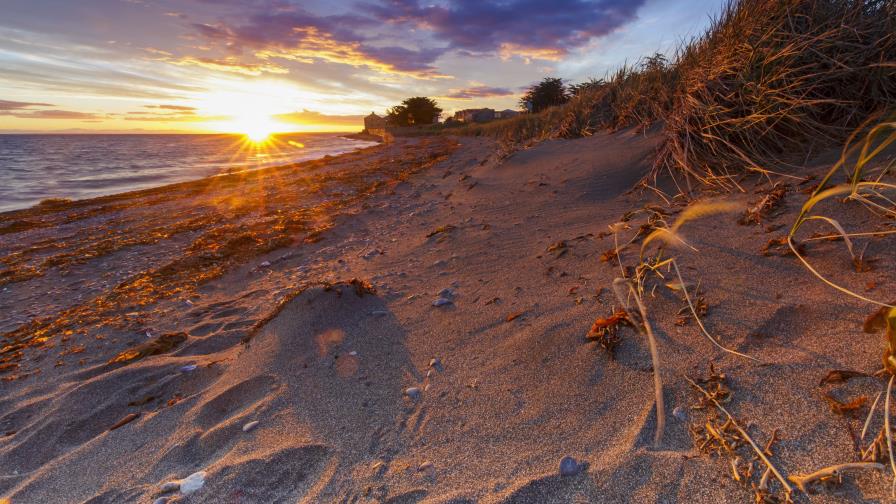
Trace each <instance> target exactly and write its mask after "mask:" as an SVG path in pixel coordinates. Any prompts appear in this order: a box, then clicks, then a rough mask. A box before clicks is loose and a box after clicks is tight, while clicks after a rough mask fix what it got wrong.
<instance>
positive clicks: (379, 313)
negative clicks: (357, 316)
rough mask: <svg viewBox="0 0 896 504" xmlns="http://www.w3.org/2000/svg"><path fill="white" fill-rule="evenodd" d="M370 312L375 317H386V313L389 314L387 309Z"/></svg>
mask: <svg viewBox="0 0 896 504" xmlns="http://www.w3.org/2000/svg"><path fill="white" fill-rule="evenodd" d="M370 314H371V315H373V316H375V317H385V316H386V315H388V314H389V312H387V311H386V310H374V311H372V312H370Z"/></svg>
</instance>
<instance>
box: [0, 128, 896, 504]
mask: <svg viewBox="0 0 896 504" xmlns="http://www.w3.org/2000/svg"><path fill="white" fill-rule="evenodd" d="M657 141H658V139H657V137H656V136H653V135H646V136H645V135H640V134H636V133H633V132H621V133H617V134H612V135H610V134H602V135H598V136H595V137H591V138H586V139H579V140H572V141H551V142H546V143H543V144H541V145H539V146H537V147H535V148H533V149H530V150H528V151H523V152H518V153H516V154H514V155H512V156H511V157H510V158H508V159H505V160H497V159H496V158H495V157H494V156H493V155H492V154H491V152H492V149H491V145H490V144H488V142H486V141H483V140H478V139H462V140H461V142H462V145H461V148H459V149H458V150H457V151H455V152H454V153H453V154H452V155H451V157H450V158H448V159H446V160H442V161H439V162H438V163H437V164H435V165H434V166H432V167H431V168H429V169H428V170H426V171H425V172H423V173H420V174H417V175H414V176H413V177H410V178H408V179H406V180H404V181H398V182H395V183H393V184H392V185H391V186H390V187H389V189H388V190H387V191H380V192H378V193H375V194H374V195H372V196H370V197H369V198H368V199H365V200H364V201H363V203H359V204H358V205H357V206H353V207H350V208H349V209H348V210H346V211H345V212H344V213H343V214H341V215H340V216H337V217H335V218H334V225H333V227H331V228H329V229H328V230H327V231H326V233H325V234H324V235H323V238H324V239H323V240H322V241H320V242H317V243H303V244H300V245H294V246H291V247H285V248H279V249H276V250H274V251H272V252H270V253H267V254H263V255H261V256H258V257H255V258H252V259H251V261H249V262H248V263H246V264H244V265H242V266H240V267H238V268H236V269H234V270H232V271H230V272H228V273H227V274H225V275H224V276H221V277H219V278H215V279H213V280H211V281H210V282H208V283H206V284H204V285H203V286H202V287H201V288H200V290H199V291H198V294H197V295H196V296H194V297H193V298H191V303H192V304H191V305H186V304H184V303H182V302H178V303H179V304H177V305H172V306H173V308H171V309H169V310H160V311H158V312H154V315H152V317H155V318H151V319H150V320H149V321H148V322H146V324H147V325H153V326H154V328H158V329H157V332H163V331H162V330H163V329H164V331H176V330H180V331H184V332H185V333H186V334H187V335H188V339H187V340H186V342H185V343H184V344H182V345H181V346H179V347H178V348H177V349H176V350H174V351H173V352H171V353H167V354H162V355H155V356H150V357H147V358H145V359H142V360H139V361H137V362H134V363H131V364H128V365H113V366H110V365H107V364H105V363H104V362H105V360H108V359H109V358H111V357H112V356H114V355H115V352H116V351H118V350H120V348H124V347H125V341H122V342H121V344H120V345H119V347H109V348H107V349H106V350H105V352H106V353H105V354H103V355H96V356H94V357H95V358H96V360H95V361H94V364H87V365H85V366H83V367H82V368H80V369H72V365H71V364H69V365H68V366H67V367H66V368H65V370H63V371H58V370H57V371H56V372H55V374H53V372H52V371H51V370H48V371H46V374H44V375H43V376H41V375H37V376H31V377H29V378H26V379H23V380H17V381H13V382H6V383H4V384H3V385H2V387H3V389H2V391H3V396H2V399H0V431H6V432H12V434H9V435H7V436H6V437H3V438H0V467H2V474H0V495H2V496H5V497H8V498H10V499H11V501H12V502H13V503H18V502H23V503H24V502H92V503H101V502H103V503H112V502H153V500H154V499H156V498H157V497H159V496H162V495H163V494H162V493H161V492H160V487H161V485H162V484H163V483H164V482H166V481H170V480H174V479H180V478H184V477H186V476H188V475H190V474H191V473H194V472H196V471H205V472H206V477H205V481H206V482H205V485H204V486H203V487H202V488H201V489H200V490H198V491H196V492H195V493H192V494H190V495H187V496H184V495H179V494H166V495H171V496H172V498H173V499H177V501H178V502H190V503H192V502H196V503H199V502H346V503H355V502H390V503H418V502H419V503H424V502H425V503H443V504H447V503H455V504H460V503H467V502H481V503H542V502H748V501H750V499H751V498H752V495H751V493H750V492H749V490H748V489H746V488H744V487H742V486H741V485H739V484H737V483H735V482H733V481H732V480H731V478H730V476H729V468H728V467H727V462H726V461H725V460H724V459H720V458H713V457H709V456H706V455H699V454H698V453H697V452H696V451H695V450H694V448H693V443H692V441H691V437H690V435H689V433H688V430H687V424H688V421H689V420H684V421H683V420H681V419H679V418H675V417H672V416H670V417H669V419H668V425H667V431H666V436H665V438H664V441H663V443H662V445H661V446H660V447H659V448H654V447H653V446H652V438H653V433H654V430H655V428H656V418H655V412H654V407H653V381H652V369H651V366H650V357H649V354H648V351H647V348H646V345H645V342H644V341H642V340H641V338H640V337H639V336H638V335H637V334H636V333H635V332H634V331H632V330H631V329H624V330H623V340H622V342H621V344H620V346H619V348H618V349H617V351H616V358H615V360H611V359H610V358H608V356H607V355H606V354H605V352H603V351H602V350H601V348H600V347H599V346H598V345H597V344H596V343H594V342H589V341H587V340H586V339H585V337H584V336H585V334H586V333H587V331H588V328H589V327H590V325H591V323H592V321H593V320H594V319H595V318H596V317H597V316H604V315H607V314H609V313H610V311H611V308H612V307H613V306H614V305H615V300H614V298H613V295H612V293H611V292H610V290H609V286H610V284H611V282H612V279H613V278H614V277H615V276H617V275H618V268H617V267H616V265H615V264H613V263H609V264H608V263H602V262H601V261H600V259H599V257H600V255H601V253H603V252H604V251H606V250H607V249H609V248H611V247H612V246H613V240H612V237H601V235H600V233H601V232H602V231H606V230H607V226H608V225H609V224H612V223H615V222H618V221H619V219H620V217H621V216H622V215H623V214H624V213H626V212H627V211H629V210H632V209H635V208H639V207H641V206H643V205H644V204H645V203H649V202H651V203H652V202H655V199H654V198H653V197H652V196H651V195H650V194H649V193H647V194H640V193H633V194H627V193H626V192H627V191H628V189H630V188H631V187H632V185H633V184H634V183H635V182H637V181H638V180H639V178H640V177H641V176H642V175H643V174H644V173H646V171H647V169H648V167H649V163H650V159H651V156H652V154H653V151H654V149H655V147H656V145H657ZM824 167H825V165H824V160H823V159H822V160H819V162H818V164H817V166H815V167H813V168H812V169H813V170H816V171H820V170H823V169H824ZM746 187H748V188H750V189H751V190H752V188H753V182H752V181H751V182H750V183H748V184H746ZM803 197H804V196H803V195H801V194H799V193H793V194H791V195H790V196H789V197H788V198H787V200H786V202H785V206H784V208H783V210H782V212H781V214H780V215H777V216H774V217H770V218H769V222H768V223H767V224H771V223H778V222H779V223H787V222H790V219H792V217H793V213H794V212H795V210H796V209H797V208H798V203H799V202H800V201H802V198H803ZM725 198H726V199H728V200H732V201H738V202H741V203H743V205H744V207H746V205H747V204H748V203H749V202H751V201H754V200H755V199H756V196H755V194H752V193H751V192H748V193H746V194H736V195H726V196H725ZM736 217H737V216H735V215H726V216H723V217H720V218H718V219H704V220H701V221H698V222H694V223H692V224H691V225H689V226H688V227H686V228H685V229H684V232H685V234H686V236H687V237H688V238H689V239H690V240H691V241H692V243H693V245H694V246H695V247H697V248H698V249H699V253H695V252H692V251H681V252H679V254H680V255H679V260H680V262H681V265H682V267H683V274H684V275H685V276H686V277H687V280H688V281H690V282H694V283H697V282H700V285H701V289H702V291H703V292H704V293H705V297H706V300H707V302H708V304H709V305H710V310H709V313H708V314H707V317H706V325H707V328H708V329H709V330H710V332H712V333H713V334H714V335H717V336H718V337H719V338H720V339H721V340H722V341H723V342H724V343H725V344H726V345H729V346H732V347H735V348H737V349H739V350H741V351H744V352H749V353H750V354H751V355H753V356H755V357H757V358H759V359H761V360H762V361H763V362H764V364H763V365H756V364H754V363H751V362H748V361H744V360H741V359H737V358H735V357H732V356H730V355H726V354H722V353H720V352H719V351H717V350H715V349H714V348H713V347H712V346H711V345H710V344H709V343H708V342H707V341H706V340H705V339H704V337H703V336H702V335H701V334H700V332H699V331H698V329H697V328H696V326H695V325H694V324H693V323H690V324H688V325H684V326H677V325H675V323H674V321H675V319H676V312H678V310H679V309H680V308H681V307H682V306H683V302H682V301H681V299H680V298H679V296H678V295H677V294H675V293H674V292H672V291H670V290H668V289H665V288H658V289H657V290H656V291H654V293H653V295H652V296H651V297H650V298H649V299H648V306H649V309H650V312H651V319H652V321H653V323H654V325H655V327H656V329H657V333H658V338H659V340H660V348H661V360H662V363H663V374H664V377H665V380H666V382H667V388H666V396H665V397H666V403H667V407H668V410H669V411H670V412H671V411H672V409H673V408H675V407H682V408H683V409H684V410H685V411H686V412H687V414H688V415H689V418H690V419H693V418H698V416H697V415H699V414H701V413H700V412H692V411H690V410H689V409H688V407H689V406H690V405H691V404H693V403H694V401H695V395H694V393H693V392H692V391H691V390H689V388H688V387H687V385H686V384H685V382H684V380H683V378H682V375H683V374H691V375H697V374H705V372H706V370H707V365H708V363H709V362H710V361H713V362H715V363H717V364H718V365H719V366H720V367H721V368H722V369H724V371H725V372H726V373H727V374H728V375H729V378H730V381H731V388H732V390H733V391H734V400H733V401H732V403H731V405H730V406H731V409H732V411H734V412H735V414H736V415H737V416H738V417H739V418H742V419H743V421H744V423H745V424H748V425H750V429H751V432H752V434H753V435H755V436H756V437H757V438H758V439H762V440H767V439H768V437H769V436H770V435H771V432H772V430H774V429H780V437H781V439H782V440H781V441H780V442H779V443H778V445H777V448H776V460H777V461H779V462H780V464H781V466H782V467H783V468H786V469H787V470H788V471H794V472H798V471H802V472H805V471H810V470H814V469H816V468H818V467H820V466H823V465H827V464H831V463H836V462H845V461H849V460H853V459H854V458H855V453H854V449H853V444H852V441H851V439H850V436H849V431H848V430H847V426H849V427H850V428H852V429H853V430H858V429H861V419H852V420H850V419H846V418H843V417H841V416H838V415H835V414H834V413H832V412H831V411H830V409H829V408H828V406H827V405H826V404H825V402H824V401H823V400H822V399H821V398H820V391H819V387H818V381H819V379H820V378H821V377H822V376H824V374H825V373H827V371H828V370H830V369H856V370H862V371H868V372H873V371H875V370H876V369H877V367H879V364H878V363H879V362H880V361H879V358H880V353H881V350H882V343H881V340H880V337H879V336H877V335H874V336H872V335H865V334H862V333H861V323H862V320H863V319H864V316H865V315H866V314H867V313H868V312H869V311H870V308H869V307H868V306H866V305H863V304H862V303H859V302H853V301H851V300H848V299H845V298H843V297H842V296H838V295H835V294H834V293H833V292H832V291H831V290H830V289H829V288H827V287H825V286H824V285H822V284H821V283H820V282H818V281H817V280H815V279H813V278H811V277H810V276H809V275H808V273H807V272H806V271H805V270H804V269H803V268H802V267H800V266H799V265H798V264H797V263H796V261H795V260H794V259H793V258H791V257H765V256H763V255H762V254H761V253H760V252H759V249H760V248H761V246H762V245H763V244H764V243H765V242H766V241H767V240H768V239H769V238H770V237H774V236H778V234H780V232H778V233H767V232H765V231H764V229H763V227H759V226H753V227H743V226H738V225H737V224H735V221H736ZM856 218H857V219H859V217H856ZM638 224H639V223H638V222H636V221H632V223H631V226H632V228H637V225H638ZM628 232H631V231H628ZM427 235H430V236H427ZM561 240H562V241H564V242H565V244H566V246H565V248H563V249H554V250H551V251H549V248H550V246H551V245H552V244H555V243H556V242H558V241H561ZM893 245H894V243H893V240H892V239H884V240H878V241H875V242H874V243H873V244H872V245H871V246H870V247H869V248H868V250H867V251H866V255H867V256H868V257H873V258H875V259H877V261H878V262H877V263H876V264H875V269H874V270H873V271H872V272H868V273H863V274H858V275H857V274H855V273H850V270H849V264H848V263H849V258H848V256H846V255H845V253H844V252H843V250H842V244H839V243H833V242H818V244H813V245H812V256H813V257H814V258H816V259H818V260H820V261H821V263H820V264H821V267H823V268H825V269H826V271H829V272H830V273H831V274H833V275H835V276H836V275H842V277H843V279H844V281H851V282H853V283H857V284H858V285H865V283H867V281H870V279H872V278H873V279H874V281H875V282H876V283H877V284H878V285H881V286H885V285H893V283H892V282H893V280H896V279H894V278H892V277H893V267H892V266H893V264H892V263H893V260H894V257H893V255H892V253H890V252H888V250H892V248H890V249H888V248H887V247H892V246H893ZM164 246H165V244H164V243H163V244H160V245H155V247H159V248H160V249H161V247H164ZM636 255H637V251H635V250H632V251H629V252H627V253H626V254H624V255H623V260H625V261H627V262H628V263H629V264H631V263H632V261H633V260H634V257H635V256H636ZM265 261H267V262H269V263H270V265H267V266H260V265H261V264H262V263H263V262H265ZM863 275H864V276H863ZM353 278H359V279H364V280H368V281H369V282H370V283H371V284H372V286H373V287H374V288H375V290H376V292H375V293H363V295H359V294H358V293H357V289H356V287H355V286H353V285H351V284H349V283H347V282H348V281H349V280H351V279H353ZM9 288H12V289H15V288H22V287H21V285H19V284H10V286H9ZM883 288H884V287H880V288H879V289H881V291H879V292H876V295H877V296H878V297H880V296H883V297H887V294H886V292H883V291H882V290H883ZM445 289H450V293H445V292H444V290H445ZM440 293H444V294H443V297H445V298H448V299H450V300H451V303H450V304H446V305H444V306H439V307H436V306H433V301H434V300H435V299H437V298H439V297H440ZM890 297H892V296H890ZM172 303H173V301H172ZM4 310H5V311H4V313H5V314H9V315H12V312H13V307H9V306H6V307H4ZM116 330H117V329H115V328H105V329H104V331H107V332H108V333H109V334H115V331H116ZM118 331H120V330H118ZM121 339H122V340H126V339H127V338H125V337H122V338H121ZM241 341H247V343H241ZM57 350H58V349H57ZM432 359H436V361H435V362H432ZM192 364H195V365H197V367H196V368H195V369H192V370H185V369H183V366H188V365H192ZM187 369H190V368H187ZM832 387H833V389H834V392H837V393H841V394H846V395H855V394H859V393H864V394H869V395H871V397H873V396H874V395H875V394H876V393H877V392H878V391H880V390H881V382H880V380H878V379H876V378H859V379H855V380H851V381H850V382H848V383H846V384H841V385H836V386H832ZM409 388H414V389H415V390H410V391H409V390H408V389H409ZM829 388H831V387H829ZM172 400H173V402H172ZM138 412H139V413H140V416H139V417H137V418H136V419H135V420H133V421H132V422H130V423H128V424H126V425H124V426H122V427H120V428H118V429H115V430H113V431H109V430H108V428H109V427H110V426H111V425H113V424H114V423H115V422H116V421H118V420H119V419H121V418H122V417H124V416H125V415H126V414H128V413H138ZM863 418H864V417H862V419H863ZM251 421H258V422H259V423H258V424H257V426H255V427H254V428H253V429H251V430H249V431H248V432H244V431H243V426H245V425H246V424H247V423H248V422H251ZM875 422H876V423H875V427H876V428H878V429H879V426H878V425H877V423H879V422H877V421H875ZM856 426H858V428H857V427H856ZM567 455H569V456H573V457H575V458H576V459H578V460H580V461H582V462H584V463H585V464H587V468H586V469H585V470H583V471H581V472H579V473H578V474H576V475H573V476H561V475H560V474H559V471H558V464H559V461H560V459H561V458H562V457H564V456H567ZM887 487H888V483H887V481H886V478H885V476H884V475H881V474H877V473H866V474H863V475H861V476H859V477H858V478H852V477H850V478H849V479H848V480H847V481H846V482H845V483H844V485H842V486H840V487H837V488H833V489H830V490H827V491H823V492H821V494H820V495H818V496H817V497H815V498H814V499H813V501H815V502H839V501H844V500H848V501H860V500H864V499H867V500H870V501H880V500H881V499H884V497H885V495H886V494H887V492H888V489H887ZM801 498H804V497H801ZM172 501H173V500H172Z"/></svg>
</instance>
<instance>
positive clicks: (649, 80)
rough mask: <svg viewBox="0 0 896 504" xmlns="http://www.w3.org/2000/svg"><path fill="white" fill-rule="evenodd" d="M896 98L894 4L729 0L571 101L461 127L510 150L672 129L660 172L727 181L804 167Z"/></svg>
mask: <svg viewBox="0 0 896 504" xmlns="http://www.w3.org/2000/svg"><path fill="white" fill-rule="evenodd" d="M894 103H896V2H894V1H893V0H871V1H858V0H847V1H843V0H840V1H838V0H732V1H731V2H730V3H728V4H727V6H726V7H725V8H724V9H723V11H722V13H721V15H720V16H719V17H718V18H716V19H715V20H713V22H712V23H711V25H710V27H709V29H708V30H707V31H706V32H705V33H704V34H703V35H702V36H700V37H697V38H695V39H693V40H691V41H688V42H686V43H684V44H682V46H681V47H680V48H679V50H678V51H677V53H676V54H675V56H674V57H673V58H671V60H670V61H667V60H666V59H665V58H664V57H662V55H654V56H651V57H646V58H644V59H642V60H641V61H639V62H637V63H635V64H633V65H624V66H623V67H622V68H620V69H619V70H617V71H616V72H615V73H613V74H611V75H608V76H606V77H605V78H604V79H602V80H598V81H593V82H592V83H589V84H588V85H587V86H585V89H583V90H581V91H580V92H579V93H578V94H577V95H576V96H574V97H573V98H572V99H571V100H570V101H569V102H568V103H566V104H565V105H562V106H559V107H554V108H551V109H548V110H546V111H544V112H542V113H539V114H530V115H523V116H520V117H517V118H515V119H512V120H507V121H496V122H493V123H489V124H484V125H471V126H467V127H463V128H457V129H454V130H452V131H451V133H455V134H466V135H486V136H491V137H494V138H497V139H499V140H501V141H502V143H503V145H504V147H505V149H508V150H511V149H514V148H519V147H525V146H527V145H529V144H531V143H534V142H537V141H540V140H543V139H546V138H552V137H579V136H588V135H591V134H594V133H595V132H597V131H600V130H604V129H610V130H615V129H620V128H625V127H632V126H636V127H641V128H644V127H646V126H648V125H650V124H652V123H655V122H659V123H662V124H663V125H664V136H665V138H664V141H663V145H662V147H661V149H660V151H659V153H658V157H657V161H656V168H655V170H654V173H653V174H652V176H653V177H656V176H658V175H659V174H660V173H662V172H668V173H670V174H672V175H674V176H676V177H679V178H680V177H681V176H682V175H685V178H686V179H687V180H688V183H689V184H690V181H691V180H697V181H699V182H702V183H706V184H713V185H717V186H722V187H725V188H727V189H740V186H739V185H738V184H737V181H736V180H735V179H736V177H737V176H739V175H740V174H742V173H744V172H749V171H752V172H760V173H770V172H775V171H781V170H785V169H787V168H788V167H791V166H794V165H799V164H801V163H802V161H803V160H804V159H805V157H806V156H808V155H810V154H812V153H813V152H817V151H819V150H820V149H823V148H826V147H830V146H834V145H839V144H840V143H841V142H843V140H844V139H846V138H848V136H849V135H850V133H851V132H852V131H853V130H854V129H856V128H857V127H858V126H859V125H861V124H862V123H863V122H864V121H865V120H867V119H868V118H869V117H872V116H873V115H874V114H875V113H878V112H880V111H881V110H885V109H887V108H891V107H893V105H894Z"/></svg>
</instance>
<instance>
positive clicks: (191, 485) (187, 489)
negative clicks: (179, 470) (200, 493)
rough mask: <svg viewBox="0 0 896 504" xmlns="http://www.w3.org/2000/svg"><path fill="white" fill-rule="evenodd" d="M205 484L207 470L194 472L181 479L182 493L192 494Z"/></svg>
mask: <svg viewBox="0 0 896 504" xmlns="http://www.w3.org/2000/svg"><path fill="white" fill-rule="evenodd" d="M203 485H205V471H198V472H194V473H193V474H191V475H189V476H187V477H186V478H184V479H182V480H180V493H182V494H184V495H190V494H191V493H193V492H195V491H196V490H199V489H200V488H202V486H203Z"/></svg>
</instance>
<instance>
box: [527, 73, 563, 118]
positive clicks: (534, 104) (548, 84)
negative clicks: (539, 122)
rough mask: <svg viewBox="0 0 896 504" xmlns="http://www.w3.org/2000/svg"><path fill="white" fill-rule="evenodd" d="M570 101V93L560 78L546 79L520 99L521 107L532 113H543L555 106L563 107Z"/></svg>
mask: <svg viewBox="0 0 896 504" xmlns="http://www.w3.org/2000/svg"><path fill="white" fill-rule="evenodd" d="M568 100H569V93H568V92H567V90H566V86H565V85H563V79H560V78H558V77H545V78H544V79H542V81H541V82H539V83H538V84H534V85H533V86H532V87H530V88H529V91H527V92H526V94H525V95H523V97H522V98H521V99H520V105H521V106H522V108H524V109H528V110H529V111H530V112H541V111H542V110H544V109H546V108H548V107H553V106H555V105H563V104H564V103H566V102H567V101H568Z"/></svg>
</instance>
